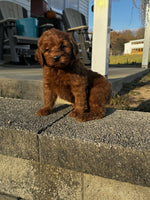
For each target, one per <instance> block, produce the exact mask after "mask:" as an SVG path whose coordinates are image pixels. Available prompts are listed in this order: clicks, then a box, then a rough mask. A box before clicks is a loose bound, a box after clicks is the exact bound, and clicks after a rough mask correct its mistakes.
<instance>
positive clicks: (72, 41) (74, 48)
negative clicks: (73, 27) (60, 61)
mask: <svg viewBox="0 0 150 200" xmlns="http://www.w3.org/2000/svg"><path fill="white" fill-rule="evenodd" d="M70 42H71V44H72V52H73V56H74V57H76V56H77V54H78V45H77V43H76V42H75V41H74V39H73V37H72V36H70Z"/></svg>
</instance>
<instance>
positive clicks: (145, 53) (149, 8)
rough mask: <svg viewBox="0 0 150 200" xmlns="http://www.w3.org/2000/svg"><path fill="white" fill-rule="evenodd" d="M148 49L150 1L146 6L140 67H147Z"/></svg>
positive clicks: (149, 41)
mask: <svg viewBox="0 0 150 200" xmlns="http://www.w3.org/2000/svg"><path fill="white" fill-rule="evenodd" d="M149 49H150V1H149V3H148V4H147V7H146V26H145V35H144V48H143V57H142V68H145V69H147V68H148V60H149Z"/></svg>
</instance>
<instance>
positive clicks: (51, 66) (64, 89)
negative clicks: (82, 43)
mask: <svg viewBox="0 0 150 200" xmlns="http://www.w3.org/2000/svg"><path fill="white" fill-rule="evenodd" d="M35 58H36V60H38V61H39V63H40V64H41V65H42V67H43V88H44V106H43V107H42V108H41V109H40V110H38V111H37V115H39V116H42V115H49V114H50V113H51V112H52V109H53V106H54V103H55V101H56V99H57V96H59V97H60V98H62V99H65V100H67V101H69V102H71V103H72V105H73V108H74V109H73V110H72V111H71V112H70V113H69V115H70V116H71V117H75V118H76V119H77V120H78V121H88V120H94V119H99V118H103V117H104V116H105V104H106V103H108V102H109V100H110V98H111V94H112V86H111V83H110V82H109V81H108V80H107V79H106V78H105V77H103V76H102V75H100V74H98V73H96V72H93V71H91V70H89V69H87V68H86V67H84V65H83V63H82V62H81V60H80V59H79V57H78V47H77V44H76V43H75V42H74V40H73V38H72V37H71V35H70V34H68V33H66V32H63V31H60V30H57V29H54V28H53V29H50V30H48V31H45V32H44V33H43V34H42V36H41V37H40V38H39V41H38V49H37V51H36V55H35Z"/></svg>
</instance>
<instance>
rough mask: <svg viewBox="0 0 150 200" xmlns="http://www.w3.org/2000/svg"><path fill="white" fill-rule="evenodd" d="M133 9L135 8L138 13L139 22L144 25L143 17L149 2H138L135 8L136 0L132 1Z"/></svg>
mask: <svg viewBox="0 0 150 200" xmlns="http://www.w3.org/2000/svg"><path fill="white" fill-rule="evenodd" d="M132 1H133V4H134V6H135V7H137V8H138V9H139V11H140V18H141V22H142V24H143V25H144V24H145V16H146V5H147V4H148V3H149V2H150V0H140V5H139V6H137V0H132Z"/></svg>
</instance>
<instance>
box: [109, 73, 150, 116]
mask: <svg viewBox="0 0 150 200" xmlns="http://www.w3.org/2000/svg"><path fill="white" fill-rule="evenodd" d="M109 107H111V108H115V109H121V110H138V111H144V112H150V73H148V74H146V75H145V76H143V77H142V78H140V79H136V80H135V81H134V82H132V83H129V84H125V85H124V87H123V88H122V90H121V91H120V92H119V93H118V94H117V95H116V96H115V97H113V98H112V100H111V102H110V104H109Z"/></svg>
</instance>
